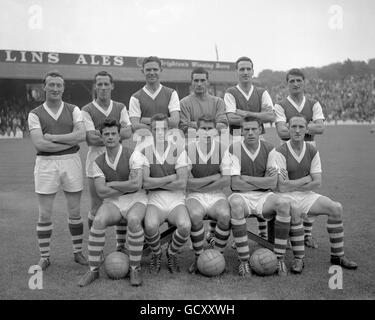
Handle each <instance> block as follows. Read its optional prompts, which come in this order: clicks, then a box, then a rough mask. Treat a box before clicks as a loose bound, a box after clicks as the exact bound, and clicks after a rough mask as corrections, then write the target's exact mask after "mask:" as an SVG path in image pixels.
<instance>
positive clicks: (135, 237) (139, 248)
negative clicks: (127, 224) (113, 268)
mask: <svg viewBox="0 0 375 320" xmlns="http://www.w3.org/2000/svg"><path fill="white" fill-rule="evenodd" d="M144 241H145V235H144V232H143V229H142V228H141V230H140V231H138V232H131V231H130V230H128V234H127V244H128V247H129V264H130V267H132V268H135V267H138V266H140V265H141V259H142V252H143V243H144Z"/></svg>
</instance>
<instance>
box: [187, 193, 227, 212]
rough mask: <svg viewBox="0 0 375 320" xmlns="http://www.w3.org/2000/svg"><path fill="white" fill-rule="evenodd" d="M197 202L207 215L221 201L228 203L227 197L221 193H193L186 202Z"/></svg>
mask: <svg viewBox="0 0 375 320" xmlns="http://www.w3.org/2000/svg"><path fill="white" fill-rule="evenodd" d="M189 199H194V200H197V201H198V202H199V203H200V205H201V206H202V207H203V209H204V210H205V213H207V212H208V211H209V210H210V209H212V208H213V206H214V205H215V203H216V202H218V201H219V200H225V201H227V197H226V196H225V194H224V193H223V192H221V191H216V192H192V193H190V194H189V195H187V196H186V200H189Z"/></svg>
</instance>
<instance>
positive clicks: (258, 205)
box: [228, 191, 274, 220]
mask: <svg viewBox="0 0 375 320" xmlns="http://www.w3.org/2000/svg"><path fill="white" fill-rule="evenodd" d="M273 194H274V193H273V192H271V191H266V192H263V191H252V192H245V193H241V192H237V193H233V194H231V195H230V196H229V198H228V200H229V201H230V199H231V198H232V197H234V196H240V197H241V198H242V199H243V200H244V201H245V203H246V205H247V209H248V215H247V216H246V217H245V218H247V217H249V216H256V217H260V218H262V219H265V218H264V217H263V206H264V203H265V202H266V201H267V198H268V197H269V196H271V195H273ZM265 220H267V219H265Z"/></svg>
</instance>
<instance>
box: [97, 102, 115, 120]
mask: <svg viewBox="0 0 375 320" xmlns="http://www.w3.org/2000/svg"><path fill="white" fill-rule="evenodd" d="M92 104H93V105H94V107H95V108H96V109H98V110H99V111H100V112H101V113H103V114H104V115H105V116H106V117H108V116H109V114H110V113H111V111H112V107H113V101H112V100H111V101H110V103H109V107H108V109H107V110H104V109H103V108H102V107H101V106H100V105H99V104H98V103H97V102H96V101H95V100H94V101H93V102H92Z"/></svg>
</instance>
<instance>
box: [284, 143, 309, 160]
mask: <svg viewBox="0 0 375 320" xmlns="http://www.w3.org/2000/svg"><path fill="white" fill-rule="evenodd" d="M286 145H287V147H288V149H289V151H290V153H291V154H292V156H293V158H294V159H296V161H297V162H298V163H301V161H302V159H303V157H304V155H305V152H306V142H305V141H304V142H303V147H302V152H301V154H300V155H297V153H295V151H294V150H293V148H292V146H291V144H290V140H288V141H287V142H286Z"/></svg>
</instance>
